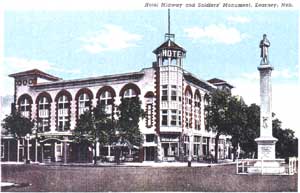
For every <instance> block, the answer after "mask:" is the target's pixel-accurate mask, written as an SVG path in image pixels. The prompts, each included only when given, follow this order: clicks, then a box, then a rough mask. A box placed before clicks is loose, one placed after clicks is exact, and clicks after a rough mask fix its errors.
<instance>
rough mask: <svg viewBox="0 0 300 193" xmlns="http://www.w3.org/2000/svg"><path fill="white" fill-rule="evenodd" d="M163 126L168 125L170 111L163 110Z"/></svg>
mask: <svg viewBox="0 0 300 193" xmlns="http://www.w3.org/2000/svg"><path fill="white" fill-rule="evenodd" d="M161 125H164V126H167V125H168V111H167V110H162V114H161Z"/></svg>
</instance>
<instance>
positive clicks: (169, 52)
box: [161, 49, 185, 58]
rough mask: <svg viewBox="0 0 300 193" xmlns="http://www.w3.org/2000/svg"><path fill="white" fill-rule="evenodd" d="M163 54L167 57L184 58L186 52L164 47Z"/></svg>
mask: <svg viewBox="0 0 300 193" xmlns="http://www.w3.org/2000/svg"><path fill="white" fill-rule="evenodd" d="M161 56H162V57H167V58H182V57H184V56H185V55H184V52H183V51H181V50H167V49H163V50H162V51H161Z"/></svg>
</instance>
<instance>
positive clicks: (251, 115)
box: [240, 104, 260, 157]
mask: <svg viewBox="0 0 300 193" xmlns="http://www.w3.org/2000/svg"><path fill="white" fill-rule="evenodd" d="M246 115H247V123H246V126H245V128H244V130H243V132H242V133H241V141H240V147H241V149H242V150H243V151H244V152H245V154H246V156H247V157H253V156H254V155H255V152H256V151H257V143H256V142H255V139H256V138H258V137H259V124H260V123H259V122H260V107H259V106H258V105H256V104H251V105H250V106H247V108H246Z"/></svg>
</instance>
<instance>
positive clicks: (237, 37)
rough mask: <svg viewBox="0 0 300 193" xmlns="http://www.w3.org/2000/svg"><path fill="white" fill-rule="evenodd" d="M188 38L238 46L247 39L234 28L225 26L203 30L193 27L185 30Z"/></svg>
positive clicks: (210, 26)
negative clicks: (237, 44)
mask: <svg viewBox="0 0 300 193" xmlns="http://www.w3.org/2000/svg"><path fill="white" fill-rule="evenodd" d="M184 31H185V32H186V33H187V36H188V37H189V38H191V39H194V40H201V39H209V40H211V41H212V42H213V43H223V44H236V43H239V42H241V41H242V40H243V39H245V38H246V37H247V35H246V34H244V33H241V32H240V31H239V30H237V29H236V28H233V27H227V26H225V25H222V24H220V25H215V24H213V25H209V26H206V27H203V28H200V27H191V28H187V29H185V30H184Z"/></svg>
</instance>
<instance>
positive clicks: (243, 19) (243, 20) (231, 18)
mask: <svg viewBox="0 0 300 193" xmlns="http://www.w3.org/2000/svg"><path fill="white" fill-rule="evenodd" d="M227 20H228V21H231V22H235V23H249V22H250V21H251V20H250V19H249V18H247V17H241V16H235V17H234V16H229V17H227Z"/></svg>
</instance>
